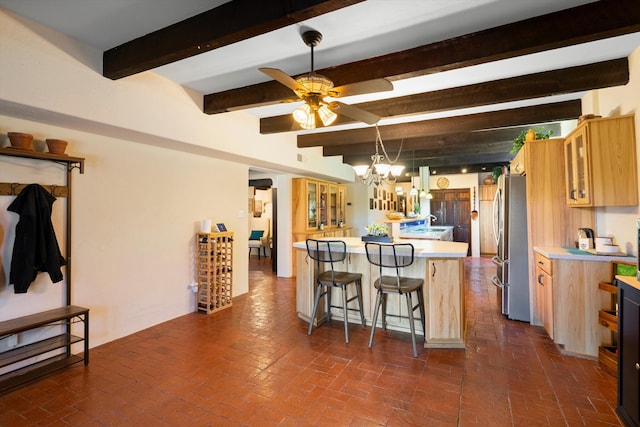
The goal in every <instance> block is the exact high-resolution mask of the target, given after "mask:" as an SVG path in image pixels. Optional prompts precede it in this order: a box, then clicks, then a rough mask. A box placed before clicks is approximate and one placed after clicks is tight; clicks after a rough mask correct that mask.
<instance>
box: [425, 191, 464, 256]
mask: <svg viewBox="0 0 640 427" xmlns="http://www.w3.org/2000/svg"><path fill="white" fill-rule="evenodd" d="M431 194H432V195H433V199H431V203H430V206H431V214H432V215H434V216H435V217H436V218H437V220H436V221H435V224H434V225H449V226H452V227H453V240H454V241H455V242H464V243H468V244H469V250H468V251H467V254H468V255H469V254H471V197H470V191H469V189H468V188H459V189H451V190H432V191H431Z"/></svg>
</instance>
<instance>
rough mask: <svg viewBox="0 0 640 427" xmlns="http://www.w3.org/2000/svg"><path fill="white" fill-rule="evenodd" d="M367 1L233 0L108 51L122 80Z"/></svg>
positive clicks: (107, 65) (111, 70) (110, 65)
mask: <svg viewBox="0 0 640 427" xmlns="http://www.w3.org/2000/svg"><path fill="white" fill-rule="evenodd" d="M361 1H363V0H233V1H230V2H228V3H225V4H223V5H221V6H219V7H216V8H214V9H211V10H208V11H206V12H203V13H200V14H198V15H196V16H193V17H191V18H187V19H185V20H183V21H181V22H178V23H176V24H173V25H170V26H168V27H166V28H163V29H161V30H158V31H154V32H153V33H150V34H147V35H145V36H142V37H139V38H137V39H135V40H132V41H129V42H127V43H124V44H121V45H120V46H117V47H114V48H112V49H109V50H107V51H105V52H104V54H103V70H102V74H103V75H104V76H105V77H108V78H110V79H113V80H115V79H119V78H122V77H126V76H130V75H132V74H136V73H140V72H142V71H146V70H150V69H152V68H155V67H159V66H161V65H165V64H169V63H171V62H175V61H178V60H181V59H185V58H189V57H191V56H195V55H198V54H200V53H204V52H208V51H210V50H213V49H217V48H219V47H222V46H226V45H229V44H232V43H236V42H238V41H241V40H246V39H249V38H251V37H255V36H258V35H260V34H264V33H267V32H269V31H273V30H276V29H278V28H283V27H286V26H288V25H291V24H295V23H297V22H301V21H304V20H307V19H310V18H313V17H315V16H319V15H322V14H325V13H329V12H333V11H335V10H338V9H342V8H343V7H347V6H351V5H353V4H356V3H360V2H361Z"/></svg>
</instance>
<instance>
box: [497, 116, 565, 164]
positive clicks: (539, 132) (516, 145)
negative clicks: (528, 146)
mask: <svg viewBox="0 0 640 427" xmlns="http://www.w3.org/2000/svg"><path fill="white" fill-rule="evenodd" d="M531 130H532V129H529V130H523V131H522V132H520V135H518V136H517V137H516V138H514V140H513V147H512V148H511V151H510V153H511V154H516V153H517V152H518V151H520V149H521V148H522V146H523V145H524V143H525V141H526V138H527V133H528V132H529V131H531ZM533 132H534V133H535V135H536V138H535V139H549V138H550V137H551V135H553V131H552V130H548V131H547V130H545V128H543V127H541V128H538V129H533ZM498 176H500V175H499V174H498Z"/></svg>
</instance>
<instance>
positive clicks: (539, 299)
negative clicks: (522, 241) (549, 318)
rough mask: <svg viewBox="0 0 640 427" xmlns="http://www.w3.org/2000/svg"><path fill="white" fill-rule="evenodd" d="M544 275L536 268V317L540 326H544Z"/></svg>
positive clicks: (542, 271)
mask: <svg viewBox="0 0 640 427" xmlns="http://www.w3.org/2000/svg"><path fill="white" fill-rule="evenodd" d="M544 275H545V273H544V270H542V269H541V268H540V267H538V266H536V317H537V318H538V320H539V321H540V323H541V324H542V326H544V320H545V318H544V316H545V301H544V296H545V295H544V280H545V277H544Z"/></svg>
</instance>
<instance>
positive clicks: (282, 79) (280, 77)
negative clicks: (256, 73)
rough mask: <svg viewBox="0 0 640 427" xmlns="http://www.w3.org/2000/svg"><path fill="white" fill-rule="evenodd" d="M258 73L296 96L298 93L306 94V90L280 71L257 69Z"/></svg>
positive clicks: (275, 69)
mask: <svg viewBox="0 0 640 427" xmlns="http://www.w3.org/2000/svg"><path fill="white" fill-rule="evenodd" d="M258 69H259V70H260V71H262V72H263V73H265V74H266V75H267V76H269V77H271V78H272V79H273V80H275V81H277V82H279V83H282V84H283V85H285V86H286V87H288V88H289V89H291V90H292V91H294V92H295V93H296V94H298V92H307V88H306V87H304V86H302V85H301V84H300V83H298V82H297V81H296V80H295V79H294V78H293V77H291V76H289V75H288V74H287V73H285V72H284V71H282V70H278V69H277V68H264V67H263V68H258Z"/></svg>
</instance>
